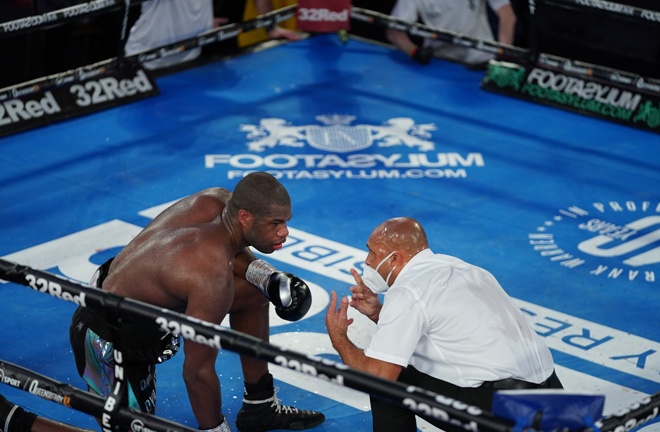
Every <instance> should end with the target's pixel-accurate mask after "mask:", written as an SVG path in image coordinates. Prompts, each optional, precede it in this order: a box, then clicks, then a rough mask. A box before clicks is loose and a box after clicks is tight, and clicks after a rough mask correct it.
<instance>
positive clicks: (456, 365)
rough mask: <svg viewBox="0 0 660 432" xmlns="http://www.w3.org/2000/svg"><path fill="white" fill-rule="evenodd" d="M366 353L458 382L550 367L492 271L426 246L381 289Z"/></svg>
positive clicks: (527, 374) (534, 378) (539, 377)
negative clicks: (379, 306) (374, 327)
mask: <svg viewBox="0 0 660 432" xmlns="http://www.w3.org/2000/svg"><path fill="white" fill-rule="evenodd" d="M365 354H366V355H367V356H368V357H372V358H375V359H379V360H382V361H386V362H389V363H394V364H398V365H401V366H403V367H406V366H408V364H411V365H412V366H414V367H415V368H416V369H418V370H419V371H420V372H423V373H425V374H428V375H431V376H433V377H434V378H437V379H439V380H442V381H446V382H449V383H452V384H455V385H457V386H459V387H478V386H480V385H481V384H482V383H483V382H484V381H497V380H501V379H505V378H516V379H520V380H525V381H529V382H534V383H541V382H543V381H544V380H545V379H546V378H548V377H549V376H550V374H551V373H552V371H553V369H554V363H553V360H552V355H551V353H550V350H549V349H548V347H547V346H546V345H545V343H544V342H543V340H542V339H541V337H540V336H539V335H537V334H536V333H535V332H534V330H533V329H532V327H531V325H530V324H529V323H528V322H527V320H526V318H525V316H524V314H523V313H522V312H521V311H520V309H519V308H518V307H517V306H516V305H515V303H513V300H512V299H511V298H510V297H509V296H508V295H507V294H506V293H505V292H504V290H503V289H502V287H501V286H500V284H499V283H498V282H497V280H496V279H495V277H493V275H491V274H490V273H489V272H487V271H486V270H484V269H482V268H479V267H477V266H474V265H471V264H468V263H466V262H464V261H462V260H460V259H458V258H455V257H452V256H449V255H442V254H434V253H433V252H432V251H431V250H430V249H426V250H424V251H422V252H420V253H419V254H417V255H416V256H414V257H413V258H412V259H411V260H410V261H409V262H408V264H406V266H405V267H404V268H403V269H402V270H401V273H399V276H398V277H397V278H396V281H395V282H394V284H393V285H392V286H391V287H390V289H389V290H388V291H387V293H386V294H385V300H384V302H383V308H382V310H381V312H380V317H379V320H378V329H377V330H376V333H375V334H374V336H373V338H372V340H371V342H370V344H369V346H368V348H367V349H366V350H365Z"/></svg>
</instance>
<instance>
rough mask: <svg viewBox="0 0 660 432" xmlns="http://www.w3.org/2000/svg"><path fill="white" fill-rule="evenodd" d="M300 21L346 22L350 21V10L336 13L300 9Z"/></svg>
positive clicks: (323, 10)
mask: <svg viewBox="0 0 660 432" xmlns="http://www.w3.org/2000/svg"><path fill="white" fill-rule="evenodd" d="M298 20H300V21H312V22H319V21H325V22H346V21H348V9H344V10H342V11H337V12H335V11H331V10H329V9H324V8H299V9H298Z"/></svg>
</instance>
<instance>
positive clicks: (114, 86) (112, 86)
mask: <svg viewBox="0 0 660 432" xmlns="http://www.w3.org/2000/svg"><path fill="white" fill-rule="evenodd" d="M151 90H153V86H152V85H151V82H150V81H149V79H148V78H147V75H146V73H145V72H144V70H142V69H140V70H138V71H137V73H136V74H135V77H133V78H124V79H120V80H118V79H117V78H115V77H113V76H108V77H105V78H99V79H98V80H90V81H87V82H85V83H84V84H74V85H72V86H71V88H70V89H69V91H70V92H71V93H72V94H73V95H74V96H75V97H76V105H78V106H81V107H86V106H90V105H96V104H101V103H105V102H110V101H113V100H115V99H122V98H125V97H129V96H134V95H135V94H137V93H146V92H149V91H151Z"/></svg>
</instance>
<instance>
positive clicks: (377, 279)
mask: <svg viewBox="0 0 660 432" xmlns="http://www.w3.org/2000/svg"><path fill="white" fill-rule="evenodd" d="M393 254H394V251H392V252H390V254H389V255H388V256H386V257H385V258H383V260H382V261H381V262H380V264H378V265H377V266H376V269H373V268H372V267H371V266H369V265H365V266H364V268H363V269H362V280H363V281H364V284H365V285H366V286H367V287H369V289H370V290H371V291H373V292H375V293H376V294H378V293H384V292H385V291H387V290H388V289H390V286H389V281H390V276H392V272H393V271H394V267H392V270H390V273H389V274H388V275H387V280H385V279H383V277H382V276H381V275H380V274H379V273H378V268H379V267H380V266H381V265H382V264H383V263H384V262H385V260H387V259H388V258H389V257H391V256H392V255H393Z"/></svg>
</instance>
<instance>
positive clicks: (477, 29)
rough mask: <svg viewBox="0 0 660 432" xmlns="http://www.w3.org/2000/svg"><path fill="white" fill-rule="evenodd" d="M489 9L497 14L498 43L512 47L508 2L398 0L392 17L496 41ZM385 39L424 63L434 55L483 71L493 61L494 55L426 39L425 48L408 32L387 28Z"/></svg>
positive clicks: (512, 18) (512, 21)
mask: <svg viewBox="0 0 660 432" xmlns="http://www.w3.org/2000/svg"><path fill="white" fill-rule="evenodd" d="M487 7H490V8H491V9H492V10H493V11H494V12H495V13H496V14H497V18H498V30H497V33H498V34H497V41H499V42H501V43H505V44H508V45H512V44H513V42H514V31H515V25H516V14H515V13H514V11H513V8H512V7H511V4H510V3H509V0H458V1H457V0H397V2H396V4H395V5H394V8H393V9H392V13H391V15H392V16H393V17H394V18H398V19H401V20H404V21H407V22H412V23H414V22H417V20H418V19H421V21H422V22H423V23H424V24H426V25H428V26H430V27H433V28H437V29H441V30H449V31H452V32H455V33H460V34H463V35H466V36H470V37H474V38H477V39H482V40H487V41H493V40H494V38H493V30H492V28H491V26H490V23H489V21H488V9H487ZM386 36H387V38H388V40H389V41H390V42H391V43H392V44H394V45H395V46H396V47H397V48H398V49H400V50H402V51H403V52H405V53H407V54H408V55H409V56H410V57H411V58H412V59H413V60H415V61H417V62H418V63H421V64H427V63H429V61H430V60H431V58H432V57H433V56H435V57H439V58H443V59H447V60H451V61H456V62H460V63H464V64H465V65H467V66H468V67H469V68H471V69H472V68H474V69H482V68H483V67H484V66H485V63H486V62H488V61H489V60H490V59H492V58H493V55H492V54H490V53H488V52H485V51H480V50H476V49H472V48H466V47H462V46H458V45H451V44H447V43H445V42H441V41H438V40H432V39H425V40H424V43H423V45H422V46H421V47H418V46H417V45H415V44H414V43H413V42H412V40H411V39H410V37H409V36H408V34H407V33H405V32H402V31H399V30H393V29H387V31H386Z"/></svg>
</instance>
